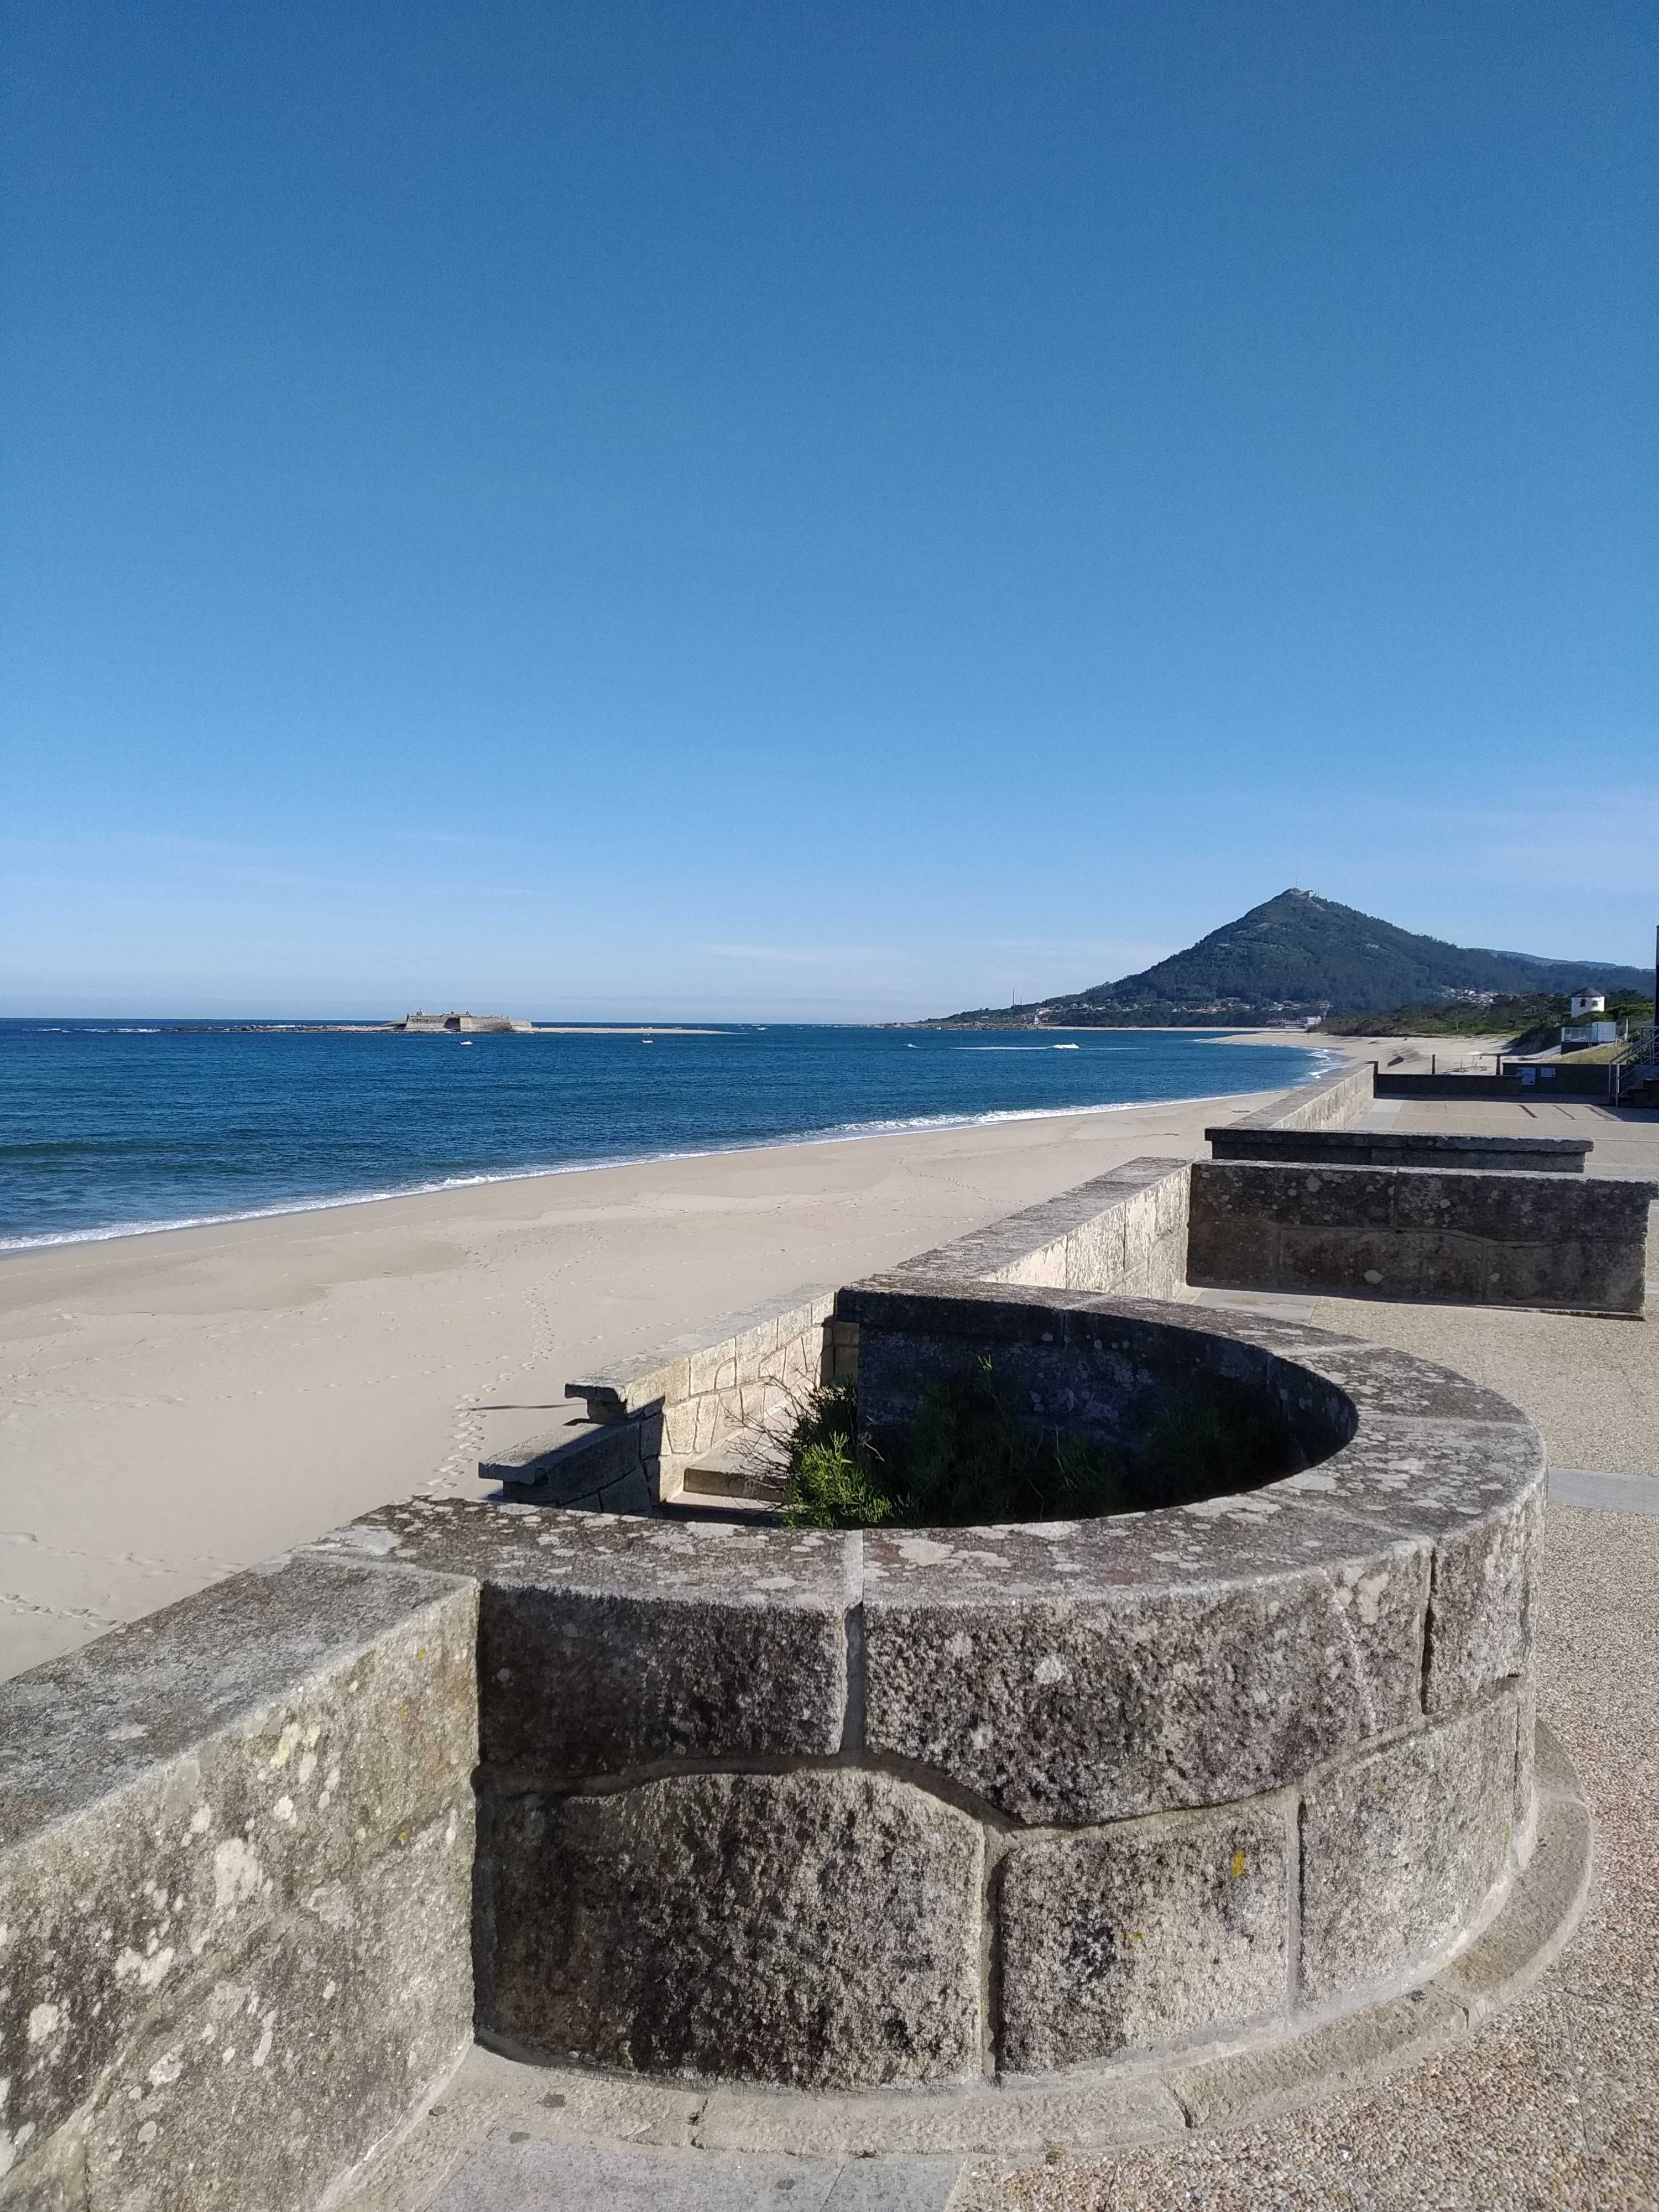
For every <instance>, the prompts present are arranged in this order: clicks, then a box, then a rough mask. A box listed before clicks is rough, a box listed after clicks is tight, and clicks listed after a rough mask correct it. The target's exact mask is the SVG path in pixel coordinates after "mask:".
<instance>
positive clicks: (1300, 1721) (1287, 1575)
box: [864, 1501, 1429, 1825]
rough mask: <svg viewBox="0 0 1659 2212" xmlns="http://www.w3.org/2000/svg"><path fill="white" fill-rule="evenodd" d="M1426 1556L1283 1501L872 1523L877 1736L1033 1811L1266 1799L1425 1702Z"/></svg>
mask: <svg viewBox="0 0 1659 2212" xmlns="http://www.w3.org/2000/svg"><path fill="white" fill-rule="evenodd" d="M1217 1503H1218V1506H1219V1505H1220V1504H1221V1503H1222V1502H1221V1501H1218V1502H1217ZM1345 1553H1346V1556H1345ZM1428 1566H1429V1563H1428V1552H1427V1547H1426V1546H1425V1545H1413V1544H1411V1543H1407V1542H1397V1543H1392V1544H1390V1543H1388V1542H1386V1541H1385V1542H1383V1543H1381V1544H1377V1543H1374V1542H1372V1543H1368V1542H1367V1541H1364V1532H1359V1531H1356V1530H1353V1529H1352V1528H1346V1527H1343V1526H1342V1525H1340V1524H1339V1523H1338V1522H1336V1521H1335V1520H1334V1518H1330V1519H1327V1520H1323V1521H1321V1520H1319V1519H1318V1518H1317V1517H1316V1516H1304V1515H1301V1514H1298V1513H1297V1512H1295V1511H1293V1510H1285V1511H1280V1510H1278V1509H1276V1508H1274V1507H1273V1506H1271V1505H1269V1506H1268V1507H1267V1508H1266V1509H1265V1510H1264V1512H1263V1514H1262V1515H1261V1516H1259V1517H1258V1516H1245V1515H1243V1514H1242V1513H1237V1514H1234V1515H1233V1516H1231V1518H1228V1517H1227V1516H1225V1514H1223V1513H1221V1512H1217V1511H1212V1510H1209V1509H1206V1508H1186V1509H1182V1510H1179V1511H1174V1512H1167V1513H1152V1514H1146V1515H1141V1516H1133V1517H1128V1518H1124V1519H1121V1520H1118V1521H1109V1522H1082V1523H1069V1522H1042V1523H1037V1524H1034V1525H1033V1526H1032V1527H1030V1528H1003V1529H988V1528H973V1529H933V1530H916V1531H915V1532H906V1531H894V1532H891V1533H889V1532H886V1531H871V1532H868V1533H866V1537H865V1604H864V1649H865V1683H866V1691H865V1699H866V1703H865V1739H866V1743H867V1744H868V1745H869V1746H870V1747H871V1748H872V1750H876V1751H882V1752H890V1753H896V1754H897V1755H898V1756H900V1757H902V1758H905V1759H915V1760H916V1761H918V1762H919V1763H921V1764H922V1765H927V1766H931V1767H933V1768H935V1769H937V1770H938V1771H940V1772H942V1773H944V1774H946V1775H948V1776H950V1777H951V1779H952V1780H953V1781H955V1782H957V1784H961V1785H962V1786H963V1787H965V1788H967V1789H969V1790H973V1791H975V1793H976V1794H978V1795H979V1796H982V1797H984V1798H986V1799H987V1800H988V1801H989V1802H991V1803H992V1804H994V1805H995V1806H996V1807H997V1808H999V1809H1000V1811H1001V1812H1003V1813H1005V1814H1009V1815H1011V1816H1012V1818H1014V1819H1016V1820H1022V1821H1027V1822H1033V1823H1045V1822H1060V1823H1065V1824H1068V1825H1071V1824H1078V1825H1081V1824H1084V1823H1088V1822H1093V1821H1098V1820H1122V1819H1127V1818H1130V1817H1133V1815H1136V1814H1142V1813H1152V1812H1161V1811H1164V1810H1167V1809H1170V1808H1174V1807H1178V1806H1195V1805H1213V1804H1225V1803H1228V1802H1231V1801H1232V1800H1233V1799H1235V1798H1240V1797H1248V1796H1256V1795H1259V1794H1260V1793H1261V1792H1263V1791H1265V1790H1274V1789H1279V1788H1280V1787H1282V1786H1284V1785H1285V1784H1287V1783H1289V1782H1292V1781H1294V1780H1295V1779H1297V1778H1298V1777H1299V1776H1301V1775H1303V1774H1304V1773H1306V1772H1307V1771H1308V1770H1309V1769H1310V1767H1312V1766H1315V1765H1318V1764H1320V1763H1321V1762H1322V1760H1324V1759H1330V1758H1334V1757H1336V1756H1337V1755H1339V1754H1340V1753H1341V1752H1343V1751H1344V1750H1346V1749H1347V1748H1348V1747H1352V1746H1355V1745H1358V1744H1359V1743H1361V1742H1363V1741H1364V1740H1365V1739H1366V1738H1368V1737H1370V1736H1374V1735H1381V1734H1383V1733H1385V1732H1386V1731H1388V1730H1389V1729H1395V1728H1398V1727H1400V1726H1401V1725H1403V1724H1405V1723H1407V1722H1409V1721H1410V1720H1411V1719H1412V1718H1413V1717H1415V1715H1416V1713H1417V1711H1418V1710H1419V1686H1420V1680H1421V1668H1422V1649H1423V1623H1424V1613H1425V1606H1426V1602H1427V1595H1428V1588H1427V1586H1428Z"/></svg>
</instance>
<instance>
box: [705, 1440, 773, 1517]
mask: <svg viewBox="0 0 1659 2212" xmlns="http://www.w3.org/2000/svg"><path fill="white" fill-rule="evenodd" d="M777 1455H778V1446H777V1443H776V1441H775V1439H774V1438H773V1437H768V1436H764V1435H763V1434H762V1432H761V1431H759V1430H758V1429H734V1430H732V1433H731V1434H730V1435H729V1436H726V1437H722V1438H721V1439H720V1443H717V1444H712V1445H710V1447H709V1448H708V1450H707V1451H702V1452H699V1453H698V1454H697V1455H696V1457H695V1458H694V1459H693V1460H692V1461H691V1462H690V1463H689V1465H688V1466H687V1467H686V1468H685V1471H684V1474H682V1476H681V1478H680V1484H681V1487H682V1489H683V1490H689V1491H692V1492H695V1493H696V1495H697V1496H698V1497H700V1498H756V1499H758V1500H759V1501H760V1502H761V1503H762V1504H769V1505H775V1504H778V1502H779V1501H780V1499H781V1498H782V1496H783V1475H782V1473H781V1470H780V1469H777V1468H775V1466H774V1465H772V1464H769V1462H775V1460H776V1458H777Z"/></svg>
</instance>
